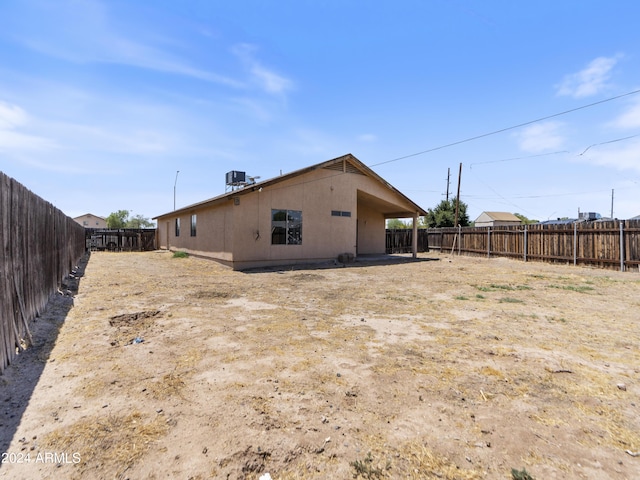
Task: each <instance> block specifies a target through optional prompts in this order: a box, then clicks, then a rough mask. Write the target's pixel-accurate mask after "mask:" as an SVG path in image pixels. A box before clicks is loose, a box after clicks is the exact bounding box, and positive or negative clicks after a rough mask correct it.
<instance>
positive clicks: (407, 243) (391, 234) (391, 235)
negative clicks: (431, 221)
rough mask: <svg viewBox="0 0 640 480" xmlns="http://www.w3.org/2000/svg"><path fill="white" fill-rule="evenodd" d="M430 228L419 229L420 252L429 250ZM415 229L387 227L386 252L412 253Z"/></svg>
mask: <svg viewBox="0 0 640 480" xmlns="http://www.w3.org/2000/svg"><path fill="white" fill-rule="evenodd" d="M428 232H429V231H428V230H425V229H423V228H421V229H418V252H428V251H429V235H428ZM412 245H413V229H412V228H398V229H387V236H386V252H387V253H412V252H413V250H412Z"/></svg>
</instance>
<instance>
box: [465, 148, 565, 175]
mask: <svg viewBox="0 0 640 480" xmlns="http://www.w3.org/2000/svg"><path fill="white" fill-rule="evenodd" d="M560 153H570V152H569V151H568V150H559V151H557V152H550V153H539V154H537V155H527V156H526V157H513V158H504V159H502V160H489V161H486V162H476V163H472V164H471V165H469V169H470V170H471V167H473V166H474V165H485V164H487V163H499V162H512V161H514V160H526V159H528V158H536V157H546V156H548V155H558V154H560Z"/></svg>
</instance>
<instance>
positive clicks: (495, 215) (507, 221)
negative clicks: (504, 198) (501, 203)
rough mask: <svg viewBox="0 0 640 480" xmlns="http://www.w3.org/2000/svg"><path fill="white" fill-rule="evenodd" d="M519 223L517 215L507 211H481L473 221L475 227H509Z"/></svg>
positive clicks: (520, 222)
mask: <svg viewBox="0 0 640 480" xmlns="http://www.w3.org/2000/svg"><path fill="white" fill-rule="evenodd" d="M521 224H522V221H521V220H520V219H519V218H518V217H516V216H515V215H514V214H513V213H508V212H482V213H481V214H480V216H479V217H478V218H476V221H475V222H474V225H475V226H476V227H509V226H512V225H521Z"/></svg>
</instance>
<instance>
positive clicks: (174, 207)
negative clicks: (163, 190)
mask: <svg viewBox="0 0 640 480" xmlns="http://www.w3.org/2000/svg"><path fill="white" fill-rule="evenodd" d="M179 173H180V170H178V171H177V172H176V181H175V182H173V211H175V210H176V185H178V174H179Z"/></svg>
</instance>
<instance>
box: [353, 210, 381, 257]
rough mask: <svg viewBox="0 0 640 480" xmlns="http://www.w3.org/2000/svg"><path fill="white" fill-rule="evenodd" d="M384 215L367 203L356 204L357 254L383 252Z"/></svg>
mask: <svg viewBox="0 0 640 480" xmlns="http://www.w3.org/2000/svg"><path fill="white" fill-rule="evenodd" d="M385 234H386V231H385V218H384V215H383V214H382V213H380V212H378V211H376V210H374V209H372V208H371V207H369V206H368V205H362V204H360V205H359V206H358V255H366V254H373V253H384V252H385V247H386V245H385Z"/></svg>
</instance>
